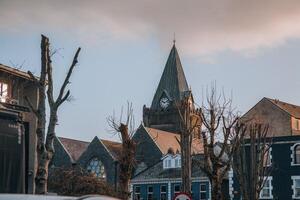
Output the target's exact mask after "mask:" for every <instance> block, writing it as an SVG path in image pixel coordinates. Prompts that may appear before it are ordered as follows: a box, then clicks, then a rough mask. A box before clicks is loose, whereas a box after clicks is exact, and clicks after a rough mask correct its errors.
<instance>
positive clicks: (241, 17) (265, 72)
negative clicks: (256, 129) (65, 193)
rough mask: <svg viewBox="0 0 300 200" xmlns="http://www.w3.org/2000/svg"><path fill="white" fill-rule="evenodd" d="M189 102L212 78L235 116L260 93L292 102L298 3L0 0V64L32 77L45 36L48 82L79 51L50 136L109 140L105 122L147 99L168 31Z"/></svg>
mask: <svg viewBox="0 0 300 200" xmlns="http://www.w3.org/2000/svg"><path fill="white" fill-rule="evenodd" d="M174 33H175V35H176V46H177V48H178V51H179V54H180V56H181V61H182V64H183V67H184V70H185V73H186V77H187V79H188V82H189V84H190V86H191V88H192V90H193V93H194V96H195V100H196V102H198V103H201V102H202V99H203V92H202V91H203V89H204V90H205V88H206V87H207V86H208V85H210V84H211V82H213V81H216V82H217V85H218V86H219V87H220V88H222V87H223V88H225V91H226V93H227V94H231V93H232V94H233V100H234V103H235V105H236V106H237V108H238V109H239V110H240V111H241V112H245V111H247V110H248V109H249V108H251V106H253V105H254V104H255V103H256V102H257V101H259V100H260V99H261V98H262V97H264V96H267V97H270V98H278V99H280V100H283V101H287V102H291V103H294V104H298V105H300V93H299V92H298V88H299V87H300V79H299V75H300V67H299V63H300V56H299V55H300V1H296V0H295V1H291V0H285V1H282V0H273V1H266V0H263V1H262V0H252V1H240V0H239V1H238V0H236V1H234V0H211V1H204V0H203V1H202V0H193V1H179V0H164V1H155V0H127V1H124V0H120V1H118V0H109V1H108V0H107V1H101V0H98V1H79V0H59V1H58V0H52V1H45V0H26V1H22V0H19V1H16V0H0V63H2V64H6V65H9V66H14V67H20V66H22V69H23V70H31V71H33V72H34V73H36V74H38V73H39V68H40V49H39V45H40V44H39V43H40V34H45V35H47V36H48V37H49V38H50V41H51V44H52V49H53V50H58V53H57V54H55V56H54V58H53V60H54V67H55V78H56V80H57V87H58V86H59V84H60V83H61V81H62V79H63V77H64V75H65V72H66V70H67V67H68V65H69V63H70V62H71V59H72V56H73V54H74V52H75V50H76V48H77V47H78V46H81V47H82V53H81V55H80V57H79V65H78V67H77V68H76V70H75V72H74V74H73V77H72V84H71V86H70V89H71V91H72V96H73V98H74V100H73V101H72V102H70V103H67V104H64V105H63V106H62V107H61V110H60V113H59V114H60V115H59V126H58V135H60V136H65V137H73V138H77V139H82V140H91V139H92V138H93V137H94V136H95V135H97V136H99V137H102V138H106V139H115V137H114V136H113V135H112V134H111V133H110V132H109V127H108V125H107V122H106V118H107V117H108V116H109V115H111V114H112V113H113V112H115V113H118V112H119V111H120V109H121V107H122V105H124V106H125V105H126V102H127V101H130V102H132V103H133V105H134V110H135V118H136V125H139V124H140V122H141V120H142V118H141V116H142V106H143V105H144V104H146V105H148V106H149V105H150V103H151V101H152V97H153V95H154V92H155V89H156V87H157V84H158V81H159V78H160V75H161V73H162V70H163V68H164V64H165V62H166V59H167V56H168V53H169V51H170V48H171V45H172V40H173V37H174V36H173V35H174Z"/></svg>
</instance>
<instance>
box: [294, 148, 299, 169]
mask: <svg viewBox="0 0 300 200" xmlns="http://www.w3.org/2000/svg"><path fill="white" fill-rule="evenodd" d="M294 156H295V164H300V144H298V145H296V146H295V151H294Z"/></svg>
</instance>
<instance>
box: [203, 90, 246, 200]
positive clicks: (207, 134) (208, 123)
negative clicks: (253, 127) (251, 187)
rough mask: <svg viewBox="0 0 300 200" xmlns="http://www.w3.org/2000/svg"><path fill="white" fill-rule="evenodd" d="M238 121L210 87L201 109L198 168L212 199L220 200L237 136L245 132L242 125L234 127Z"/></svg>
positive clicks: (229, 102) (221, 95) (229, 105)
mask: <svg viewBox="0 0 300 200" xmlns="http://www.w3.org/2000/svg"><path fill="white" fill-rule="evenodd" d="M238 119H239V116H238V113H237V112H235V111H234V109H233V108H232V100H231V99H227V98H226V97H225V95H224V93H217V89H216V87H215V86H213V87H212V88H211V90H210V92H207V97H206V104H203V105H202V108H201V121H202V123H203V125H204V130H203V131H201V135H202V140H203V148H204V161H203V162H202V163H201V165H200V167H201V169H202V170H203V171H205V172H206V174H207V176H208V177H209V179H210V182H211V185H212V191H211V194H212V200H221V199H224V196H223V193H222V184H223V181H224V178H225V176H226V175H227V173H228V171H229V170H230V167H231V161H232V158H233V154H234V152H235V151H236V148H237V147H238V143H239V138H240V137H239V135H242V134H244V133H245V129H244V128H243V127H242V126H236V125H237V122H238ZM220 141H222V142H220Z"/></svg>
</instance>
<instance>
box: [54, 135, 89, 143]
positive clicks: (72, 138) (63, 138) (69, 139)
mask: <svg viewBox="0 0 300 200" xmlns="http://www.w3.org/2000/svg"><path fill="white" fill-rule="evenodd" d="M57 137H58V138H59V139H67V140H73V141H78V142H85V143H90V142H88V141H84V140H79V139H73V138H67V137H60V136H57Z"/></svg>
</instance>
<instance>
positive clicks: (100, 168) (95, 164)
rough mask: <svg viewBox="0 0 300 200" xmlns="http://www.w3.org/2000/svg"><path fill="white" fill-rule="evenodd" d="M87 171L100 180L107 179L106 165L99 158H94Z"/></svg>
mask: <svg viewBox="0 0 300 200" xmlns="http://www.w3.org/2000/svg"><path fill="white" fill-rule="evenodd" d="M86 169H87V171H89V172H91V173H93V174H95V175H96V176H97V177H98V178H106V174H105V170H104V165H103V163H102V162H101V161H100V160H99V159H98V158H92V159H91V160H90V162H89V163H88V165H87V167H86Z"/></svg>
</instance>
